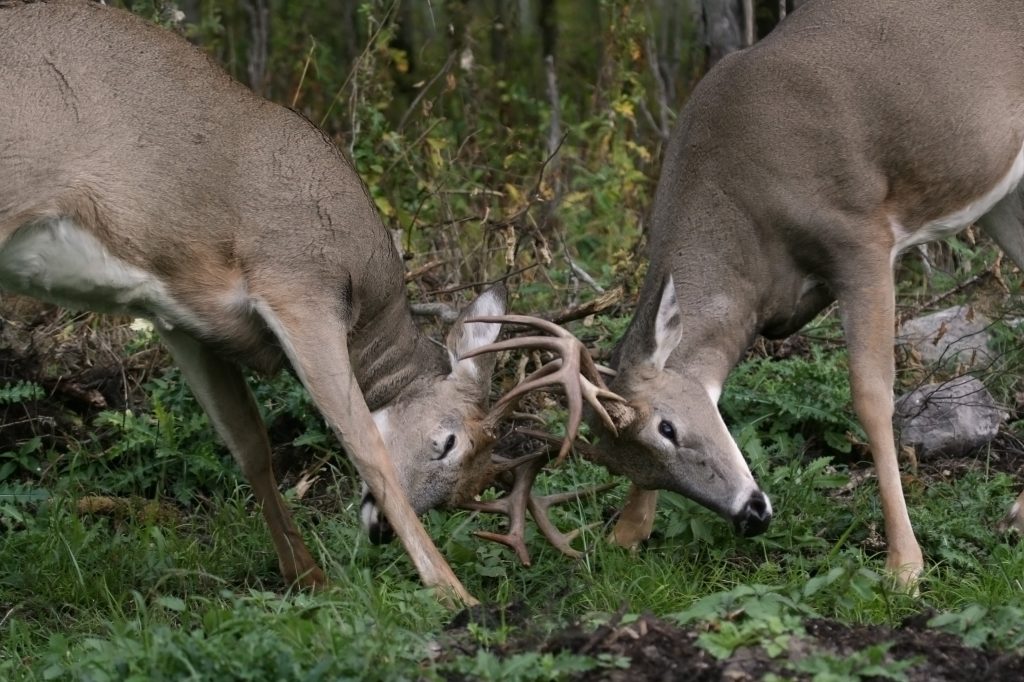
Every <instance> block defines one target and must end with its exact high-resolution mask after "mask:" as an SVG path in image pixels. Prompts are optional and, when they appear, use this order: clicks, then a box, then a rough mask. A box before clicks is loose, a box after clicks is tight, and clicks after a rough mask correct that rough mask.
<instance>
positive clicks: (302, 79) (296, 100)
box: [291, 36, 316, 109]
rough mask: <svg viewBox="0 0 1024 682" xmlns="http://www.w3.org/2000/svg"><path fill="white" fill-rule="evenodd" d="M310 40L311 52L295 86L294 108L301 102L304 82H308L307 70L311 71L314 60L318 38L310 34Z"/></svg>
mask: <svg viewBox="0 0 1024 682" xmlns="http://www.w3.org/2000/svg"><path fill="white" fill-rule="evenodd" d="M309 40H310V43H311V44H310V46H309V52H307V53H306V61H305V62H304V63H303V64H302V75H301V76H299V84H298V85H296V86H295V94H294V95H293V96H292V106H291V108H292V109H294V108H295V105H296V104H298V103H299V95H300V94H302V84H303V83H305V82H306V72H307V71H309V63H310V62H311V61H313V53H314V52H315V51H316V38H314V37H313V36H310V37H309Z"/></svg>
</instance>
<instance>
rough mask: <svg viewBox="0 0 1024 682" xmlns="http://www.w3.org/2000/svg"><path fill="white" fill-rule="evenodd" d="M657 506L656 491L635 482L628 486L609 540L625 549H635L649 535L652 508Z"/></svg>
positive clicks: (652, 518) (651, 522)
mask: <svg viewBox="0 0 1024 682" xmlns="http://www.w3.org/2000/svg"><path fill="white" fill-rule="evenodd" d="M657 506H658V491H657V490H644V489H643V488H640V487H639V486H637V485H636V484H635V483H631V484H630V486H629V494H628V495H627V496H626V504H625V505H623V507H622V512H621V513H620V514H619V520H618V522H617V523H616V524H615V527H614V528H613V529H612V535H611V538H610V540H611V542H612V543H613V544H616V545H618V546H619V547H625V548H626V549H636V548H637V547H639V546H640V543H641V542H643V541H644V540H646V539H647V538H649V537H651V529H652V528H654V510H655V508H656V507H657Z"/></svg>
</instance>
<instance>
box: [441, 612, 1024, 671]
mask: <svg viewBox="0 0 1024 682" xmlns="http://www.w3.org/2000/svg"><path fill="white" fill-rule="evenodd" d="M930 615H931V614H927V613H923V614H921V615H919V616H915V617H912V618H910V619H908V620H907V621H905V622H904V623H903V624H901V626H900V627H898V628H888V627H884V626H878V625H866V626H849V625H844V624H842V623H838V622H836V621H832V620H821V619H817V620H809V621H807V622H806V623H805V624H804V629H805V634H804V635H803V636H799V637H794V638H792V639H791V640H790V644H789V647H788V651H786V652H783V653H782V654H780V655H779V656H777V657H774V658H773V657H771V656H769V655H768V653H767V652H765V650H764V649H762V648H760V647H758V646H752V647H742V648H740V649H737V650H736V651H735V652H733V654H732V656H730V657H729V658H727V659H724V660H719V659H717V658H715V657H714V656H712V655H711V654H710V653H708V652H707V651H705V650H704V649H703V648H701V647H700V646H699V645H698V644H697V638H698V636H699V634H700V633H699V631H698V630H694V629H687V628H684V627H680V626H678V625H675V624H673V623H670V622H668V621H665V620H662V619H659V618H657V617H655V616H651V615H643V616H641V617H640V618H639V619H636V620H634V621H632V622H630V623H628V624H615V619H614V618H613V619H612V623H611V624H609V625H602V626H598V627H596V628H590V629H588V628H583V627H578V626H570V627H567V628H565V629H562V630H559V631H556V632H553V633H551V634H549V635H546V636H544V637H543V638H541V639H539V640H538V638H537V636H536V634H535V633H533V634H531V633H529V632H525V633H523V634H522V635H520V636H518V637H516V638H513V639H512V641H510V642H508V643H507V644H505V645H504V646H501V647H497V648H496V649H494V650H493V651H494V653H496V654H497V655H499V656H502V657H505V656H511V655H513V654H516V653H523V652H529V651H541V652H551V653H557V652H569V653H575V654H581V655H584V654H585V655H589V656H599V655H601V654H604V655H606V656H608V657H609V658H614V659H619V660H620V661H622V663H623V664H624V665H625V667H621V668H618V667H616V668H599V669H596V670H591V671H588V672H585V673H581V674H578V675H576V676H575V677H573V678H572V679H574V680H607V681H610V682H636V681H638V680H693V681H695V682H702V681H711V680H715V681H718V680H722V681H728V682H742V681H744V680H760V679H763V678H764V677H765V676H766V675H769V674H775V675H778V676H780V677H782V678H784V679H797V680H809V679H812V677H813V674H812V673H810V672H802V671H799V670H797V669H795V668H794V666H796V665H798V664H799V662H800V661H801V660H806V659H808V658H809V657H811V656H814V655H818V656H821V655H824V656H832V657H834V658H835V659H836V660H837V661H838V665H840V666H841V665H842V661H843V660H844V659H847V658H849V657H850V656H851V655H853V654H856V653H858V652H862V651H864V650H866V649H869V648H870V647H874V646H876V645H886V644H887V645H889V646H888V649H887V650H886V652H885V654H884V658H883V659H882V661H881V662H880V664H881V665H882V666H883V667H882V670H884V669H885V668H884V666H885V665H886V664H892V663H894V662H898V661H912V664H911V665H909V667H907V668H906V669H904V670H903V671H902V674H903V675H905V679H906V680H908V681H909V682H926V681H927V682H936V681H938V682H941V681H943V680H984V681H986V682H1002V681H1004V680H1005V681H1006V682H1010V681H1011V680H1012V681H1013V682H1019V681H1020V680H1021V679H1024V655H1022V654H1020V653H1007V652H999V651H990V650H986V649H979V648H974V647H969V646H967V645H965V644H964V643H963V642H962V641H961V640H960V639H959V638H958V637H956V636H954V635H951V634H947V633H944V632H940V631H938V630H934V629H931V628H928V627H927V625H926V623H927V621H928V619H929V617H930ZM508 617H509V616H508V614H506V615H505V616H504V619H505V622H506V623H507V622H508V620H507V619H508ZM492 618H494V615H493V612H491V613H490V614H487V615H483V616H481V612H479V611H477V612H475V613H473V614H470V613H468V612H463V614H461V615H460V616H459V617H457V618H456V620H455V621H454V622H453V626H452V629H451V630H450V631H449V634H450V635H451V636H452V637H453V639H454V640H455V641H456V642H462V643H464V642H467V641H469V642H471V641H472V637H471V636H470V634H469V630H468V628H467V626H468V624H469V622H471V621H472V622H481V621H482V622H484V623H486V622H488V621H489V619H492ZM516 619H517V620H519V621H520V622H521V623H523V624H524V625H525V624H526V623H527V622H528V619H527V618H526V617H525V615H524V614H521V613H520V614H518V616H517V617H516ZM455 649H457V650H458V653H459V654H460V655H464V654H470V655H471V654H472V653H474V649H475V647H474V645H465V644H462V645H456V647H455ZM627 661H628V662H627ZM891 670H892V669H890V671H891ZM865 672H868V671H865ZM451 679H453V680H459V679H461V678H459V677H453V678H451ZM830 679H843V678H830ZM852 679H858V678H856V677H855V678H852ZM863 679H882V678H880V677H874V676H871V675H867V674H866V675H865V677H864V678H863ZM897 679H899V678H897Z"/></svg>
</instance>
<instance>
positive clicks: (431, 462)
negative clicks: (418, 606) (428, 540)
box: [360, 287, 507, 542]
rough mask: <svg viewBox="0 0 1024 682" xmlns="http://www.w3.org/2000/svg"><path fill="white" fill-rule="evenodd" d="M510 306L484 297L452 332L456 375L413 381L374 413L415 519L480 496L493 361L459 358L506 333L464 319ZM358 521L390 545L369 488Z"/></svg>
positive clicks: (494, 291) (498, 297) (493, 293)
mask: <svg viewBox="0 0 1024 682" xmlns="http://www.w3.org/2000/svg"><path fill="white" fill-rule="evenodd" d="M506 306H507V303H506V294H505V290H504V288H501V287H494V288H491V289H488V290H487V291H485V292H484V293H482V294H481V295H480V296H478V297H477V298H476V300H474V301H473V302H472V303H471V304H470V305H469V306H468V307H467V308H466V309H465V310H463V311H462V313H461V314H460V315H459V319H458V320H456V322H455V324H454V326H453V327H452V329H451V331H450V332H449V333H448V339H447V343H446V346H447V354H448V360H449V366H450V372H449V373H447V374H442V375H439V376H435V377H431V378H428V379H422V380H420V381H417V382H414V383H413V384H412V385H410V386H409V387H408V388H407V390H406V391H404V392H403V393H402V394H401V395H400V396H399V398H398V399H397V400H395V401H394V402H393V403H392V404H390V405H388V406H387V407H385V408H383V409H381V410H378V411H376V412H374V413H373V418H374V421H375V422H376V424H377V429H378V430H379V431H380V433H381V435H382V436H383V437H384V443H385V444H386V445H387V448H388V452H389V453H391V456H392V458H393V459H394V462H395V468H396V469H397V470H398V476H399V481H400V482H401V484H402V487H403V488H404V490H405V494H406V497H407V498H408V500H409V503H410V505H411V506H412V507H413V509H414V510H415V511H416V513H417V514H423V513H425V512H427V511H429V510H430V509H433V508H435V507H438V506H441V505H444V504H458V503H460V502H462V501H465V500H466V499H468V498H470V497H472V496H473V495H475V494H476V493H478V492H479V488H480V487H481V482H482V481H483V479H485V478H486V473H487V471H488V470H489V464H490V446H491V444H492V442H493V438H492V437H491V436H490V434H488V433H487V431H486V429H485V428H484V417H485V416H486V410H485V407H486V404H487V396H488V393H489V389H490V383H491V373H492V372H493V370H494V355H493V354H487V355H483V356H480V357H475V358H470V359H465V360H462V359H460V358H462V356H463V355H465V354H466V353H468V352H470V351H471V350H474V349H475V348H479V347H481V346H484V345H487V344H489V343H493V342H494V341H495V340H496V339H497V338H498V334H499V333H500V332H501V325H500V324H489V323H483V322H465V320H466V319H468V318H471V317H478V316H491V315H503V314H505V309H506ZM417 425H418V426H417ZM360 518H361V520H362V522H363V527H364V528H365V529H366V531H367V533H368V534H369V536H370V539H371V540H373V541H374V542H387V541H389V540H390V539H391V537H392V532H391V527H390V526H389V524H388V522H387V520H386V519H385V518H384V516H383V514H381V513H380V510H379V508H378V506H377V501H376V500H375V499H374V498H373V495H371V494H370V493H369V491H368V490H367V488H366V486H364V487H363V499H362V503H361V505H360Z"/></svg>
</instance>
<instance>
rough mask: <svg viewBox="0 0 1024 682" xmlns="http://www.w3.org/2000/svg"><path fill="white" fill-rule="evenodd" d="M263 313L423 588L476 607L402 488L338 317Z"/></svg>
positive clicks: (303, 311)
mask: <svg viewBox="0 0 1024 682" xmlns="http://www.w3.org/2000/svg"><path fill="white" fill-rule="evenodd" d="M300 300H301V299H300ZM257 309H258V310H259V312H260V314H261V316H262V317H263V319H264V320H265V321H266V322H267V324H268V325H269V327H270V328H271V330H273V332H274V333H275V335H276V336H277V337H278V339H279V340H280V341H281V345H282V347H283V348H284V350H285V353H286V354H287V355H288V358H289V360H290V361H291V363H292V367H293V368H294V369H295V372H296V373H297V374H298V376H299V379H300V380H301V381H302V383H303V385H305V387H306V390H307V391H309V394H310V396H311V397H312V399H313V402H315V403H316V405H317V407H318V408H319V409H320V412H321V414H323V416H324V419H326V420H327V423H328V424H329V425H330V427H331V429H332V430H333V431H334V432H335V434H336V435H337V437H338V439H339V440H340V441H341V443H342V445H343V446H344V447H345V452H346V453H347V454H348V456H349V458H351V460H352V463H353V464H354V465H355V467H356V470H357V471H358V472H359V476H360V478H362V480H363V482H364V483H366V485H367V486H368V487H369V489H370V492H371V493H372V494H373V496H374V499H375V500H376V501H377V504H378V505H379V506H380V508H381V509H382V510H383V512H384V515H385V516H386V517H387V519H388V522H389V523H390V524H391V526H392V528H393V529H394V531H395V534H396V535H398V537H399V539H401V541H402V545H403V546H404V547H405V550H406V552H407V553H408V555H409V557H410V558H411V559H412V562H413V564H414V565H415V566H416V570H417V571H418V572H419V575H420V578H421V579H422V580H423V583H424V584H425V585H427V586H428V587H433V588H436V589H438V591H439V592H440V593H441V594H442V597H443V598H444V599H449V598H452V597H454V598H455V599H457V600H458V601H460V602H462V603H464V604H467V605H472V604H476V603H477V602H476V600H475V599H473V597H472V596H471V595H470V594H469V592H467V591H466V588H465V587H463V586H462V583H460V582H459V579H458V578H457V577H456V576H455V574H454V573H453V572H452V570H451V568H450V567H449V566H448V562H446V561H445V559H444V557H443V556H441V553H440V552H439V551H438V550H437V547H436V546H434V542H433V541H432V540H431V539H430V536H429V535H427V532H426V530H425V529H424V528H423V525H422V524H421V523H420V520H419V518H418V517H417V516H416V512H415V511H413V508H412V506H411V505H410V504H409V501H408V499H407V498H406V495H405V491H404V490H403V489H402V487H401V485H400V484H399V482H398V473H397V471H396V470H395V465H394V461H393V460H392V459H391V456H390V454H389V453H388V451H387V447H386V446H385V444H384V439H383V438H382V437H381V435H380V432H379V431H378V430H377V425H376V424H375V423H374V421H373V417H372V416H371V415H370V409H369V408H368V407H367V405H366V401H365V400H364V399H363V394H362V391H361V390H360V388H359V385H358V384H357V383H356V379H355V375H354V374H353V370H352V365H351V361H350V360H349V355H348V346H347V344H346V338H347V333H346V332H347V330H346V329H345V325H344V324H343V323H342V321H341V320H340V319H338V315H337V312H336V311H335V310H331V309H328V310H320V309H317V308H315V307H314V306H311V305H310V304H309V302H308V301H305V302H304V303H303V304H301V305H296V304H292V305H291V306H290V307H289V306H288V305H282V306H279V307H274V306H273V304H270V305H266V304H263V303H260V304H258V306H257Z"/></svg>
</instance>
